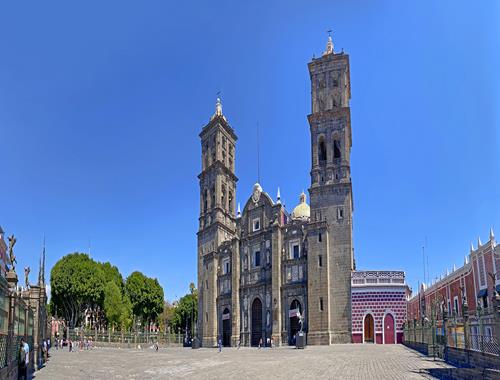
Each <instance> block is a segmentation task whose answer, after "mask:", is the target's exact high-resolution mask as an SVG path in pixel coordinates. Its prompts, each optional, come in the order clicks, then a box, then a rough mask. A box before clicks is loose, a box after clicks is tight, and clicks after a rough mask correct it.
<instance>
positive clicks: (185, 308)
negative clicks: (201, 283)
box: [171, 283, 198, 335]
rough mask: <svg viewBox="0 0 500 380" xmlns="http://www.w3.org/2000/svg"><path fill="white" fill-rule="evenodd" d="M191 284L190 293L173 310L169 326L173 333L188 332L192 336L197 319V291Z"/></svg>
mask: <svg viewBox="0 0 500 380" xmlns="http://www.w3.org/2000/svg"><path fill="white" fill-rule="evenodd" d="M191 284H192V285H190V287H189V288H190V293H188V294H186V295H185V296H183V297H181V299H180V300H179V302H178V303H177V306H176V307H175V309H174V315H173V317H172V321H171V326H172V329H173V331H189V332H190V333H191V335H193V333H194V324H195V323H196V320H197V318H198V290H197V289H196V288H195V287H194V284H193V283H191Z"/></svg>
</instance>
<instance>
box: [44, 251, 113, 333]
mask: <svg viewBox="0 0 500 380" xmlns="http://www.w3.org/2000/svg"><path fill="white" fill-rule="evenodd" d="M104 285H105V276H104V272H103V270H102V268H101V267H100V265H98V264H97V263H96V262H95V261H94V260H92V259H91V258H90V257H89V256H88V255H87V254H84V253H72V254H69V255H66V256H64V257H63V258H62V259H60V260H59V261H58V262H57V263H56V264H55V265H54V267H53V268H52V270H51V272H50V286H51V295H52V301H51V302H52V307H51V309H52V311H53V312H54V313H55V314H58V315H61V316H63V317H64V318H65V319H66V321H67V322H68V324H69V326H70V327H75V326H76V325H77V323H78V322H79V321H80V319H81V317H82V315H83V312H84V311H85V310H86V309H88V308H90V309H92V308H95V307H96V306H98V305H102V302H103V300H104Z"/></svg>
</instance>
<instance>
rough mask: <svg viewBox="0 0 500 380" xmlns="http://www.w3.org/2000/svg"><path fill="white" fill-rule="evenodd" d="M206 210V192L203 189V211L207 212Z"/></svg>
mask: <svg viewBox="0 0 500 380" xmlns="http://www.w3.org/2000/svg"><path fill="white" fill-rule="evenodd" d="M207 208H208V190H207V189H205V191H204V192H203V211H205V212H206V211H207Z"/></svg>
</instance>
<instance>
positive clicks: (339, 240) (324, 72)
mask: <svg viewBox="0 0 500 380" xmlns="http://www.w3.org/2000/svg"><path fill="white" fill-rule="evenodd" d="M308 67H309V74H310V78H311V96H312V99H311V100H312V112H311V114H310V115H309V116H308V121H309V125H310V131H311V187H310V188H309V194H310V200H311V223H310V225H309V238H308V244H309V257H308V273H309V276H308V299H309V303H310V305H309V334H308V342H309V343H311V344H332V343H349V342H351V271H352V270H353V246H352V213H353V198H352V185H351V167H350V154H351V145H352V141H351V117H350V108H349V99H350V97H351V88H350V77H349V56H348V55H347V54H345V53H344V52H341V53H336V52H335V51H334V46H333V42H332V38H331V36H329V37H328V42H327V45H326V50H325V52H324V53H323V54H322V56H321V57H320V58H316V59H315V58H313V60H312V61H311V62H310V63H309V64H308Z"/></svg>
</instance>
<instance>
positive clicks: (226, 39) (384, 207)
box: [0, 1, 500, 299]
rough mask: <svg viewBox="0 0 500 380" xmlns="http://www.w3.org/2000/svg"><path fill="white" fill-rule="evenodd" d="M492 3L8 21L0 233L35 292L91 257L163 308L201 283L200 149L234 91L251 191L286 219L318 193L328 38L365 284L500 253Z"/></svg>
mask: <svg viewBox="0 0 500 380" xmlns="http://www.w3.org/2000/svg"><path fill="white" fill-rule="evenodd" d="M499 25H500V5H499V3H497V2H481V4H479V3H478V2H475V3H473V2H470V3H469V4H467V3H460V2H456V1H447V2H446V1H440V2H435V1H428V2H424V1H419V2H396V1H391V2H375V1H345V2H338V1H335V2H333V1H323V2H320V1H304V2H288V1H287V2H285V1H283V2H250V3H249V4H244V5H243V3H241V2H231V1H227V2H202V1H200V2H192V1H187V2H165V1H148V2H131V1H107V2H97V1H87V2H80V3H79V4H76V3H75V2H66V1H60V2H55V1H51V2H35V3H31V4H29V5H27V4H25V3H23V4H21V3H19V2H11V3H4V4H2V5H1V6H0V35H1V36H2V37H1V39H0V44H1V45H0V46H1V52H2V53H1V54H2V59H1V60H0V167H1V172H2V174H1V178H2V181H1V182H2V186H0V225H1V226H2V227H3V228H4V230H6V232H7V233H8V234H11V233H14V234H15V235H16V236H17V237H18V244H17V246H16V247H17V256H18V260H19V267H24V266H26V265H31V267H32V279H33V280H34V279H35V277H36V274H35V272H37V269H35V268H36V266H37V263H38V257H39V254H40V251H41V246H42V240H43V236H44V235H45V236H46V239H47V266H48V268H50V267H52V265H53V264H54V263H55V262H56V261H57V260H58V259H59V258H60V257H62V256H63V255H64V254H66V253H69V252H74V251H88V247H89V240H90V242H91V243H90V244H91V254H92V257H93V258H95V259H97V260H100V261H111V262H112V263H113V264H115V265H117V266H118V267H119V268H120V270H121V272H122V273H123V274H124V275H125V276H127V275H128V274H130V273H131V272H132V271H134V270H140V271H142V272H144V273H145V274H147V275H148V276H153V277H157V278H158V279H159V280H160V283H161V284H162V285H163V287H164V289H165V294H166V297H167V298H168V299H173V298H175V297H180V296H181V295H182V294H184V293H185V292H187V290H188V284H189V282H190V281H193V280H195V279H196V230H197V217H198V212H199V198H198V192H199V188H198V182H197V175H198V174H199V172H200V166H201V162H200V144H199V140H198V133H199V131H200V130H201V128H202V126H203V125H204V124H205V123H206V122H207V121H208V119H209V117H210V115H211V114H212V113H213V109H214V103H215V94H216V92H217V91H219V90H220V91H222V97H223V106H224V113H225V115H226V116H227V117H228V119H229V121H230V123H231V125H232V126H233V128H234V129H235V131H236V133H237V135H238V136H239V140H238V144H237V150H236V154H237V161H236V170H237V175H238V176H239V178H240V181H239V182H238V189H237V201H239V202H241V203H242V204H243V203H244V202H245V201H246V199H247V198H248V197H249V196H250V193H251V187H252V184H253V183H254V182H255V180H256V176H257V169H256V125H257V123H259V125H260V136H261V143H260V146H261V183H262V186H263V188H264V190H265V191H268V192H269V193H270V194H271V195H272V196H273V197H275V195H276V189H277V187H278V186H280V188H281V195H282V198H283V199H284V201H285V203H286V204H287V206H288V208H289V209H291V208H292V207H293V206H294V205H295V204H296V203H297V202H298V196H299V193H300V192H301V190H302V189H307V188H308V185H309V183H310V179H309V170H310V146H309V127H308V123H307V119H306V115H307V114H308V113H309V112H310V84H309V76H308V71H307V62H309V61H310V59H311V57H312V55H313V54H316V56H318V55H319V54H320V53H321V52H322V51H323V49H324V47H325V43H326V33H325V31H326V30H328V29H330V28H332V29H333V30H334V34H333V38H334V43H335V47H336V49H337V50H340V49H342V48H343V49H344V50H345V52H347V53H349V54H350V61H351V87H352V99H351V114H352V133H353V148H352V178H353V189H354V202H355V216H354V217H355V221H354V244H355V258H356V263H357V267H358V269H403V270H405V271H406V272H407V278H408V282H409V283H410V284H411V285H412V286H413V287H416V284H417V281H418V280H419V279H422V276H423V268H422V245H423V244H424V241H425V240H427V250H426V251H427V253H428V257H429V258H428V261H429V269H430V275H431V278H433V277H434V276H436V275H439V274H440V273H442V272H443V271H444V270H446V268H451V267H452V266H453V264H454V263H455V264H457V265H460V264H461V263H462V262H463V258H464V256H465V255H466V254H467V253H468V247H469V242H470V241H471V240H472V241H474V244H475V245H476V242H477V237H478V235H480V236H481V239H482V240H483V242H484V241H485V240H487V235H488V231H489V228H490V226H493V227H494V228H495V227H496V230H497V234H498V236H500V202H499V198H500V196H499V194H500V110H499V105H500V93H499V92H500V90H499V89H500V70H499V69H498V68H499V67H500V49H499V46H500V26H499Z"/></svg>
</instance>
